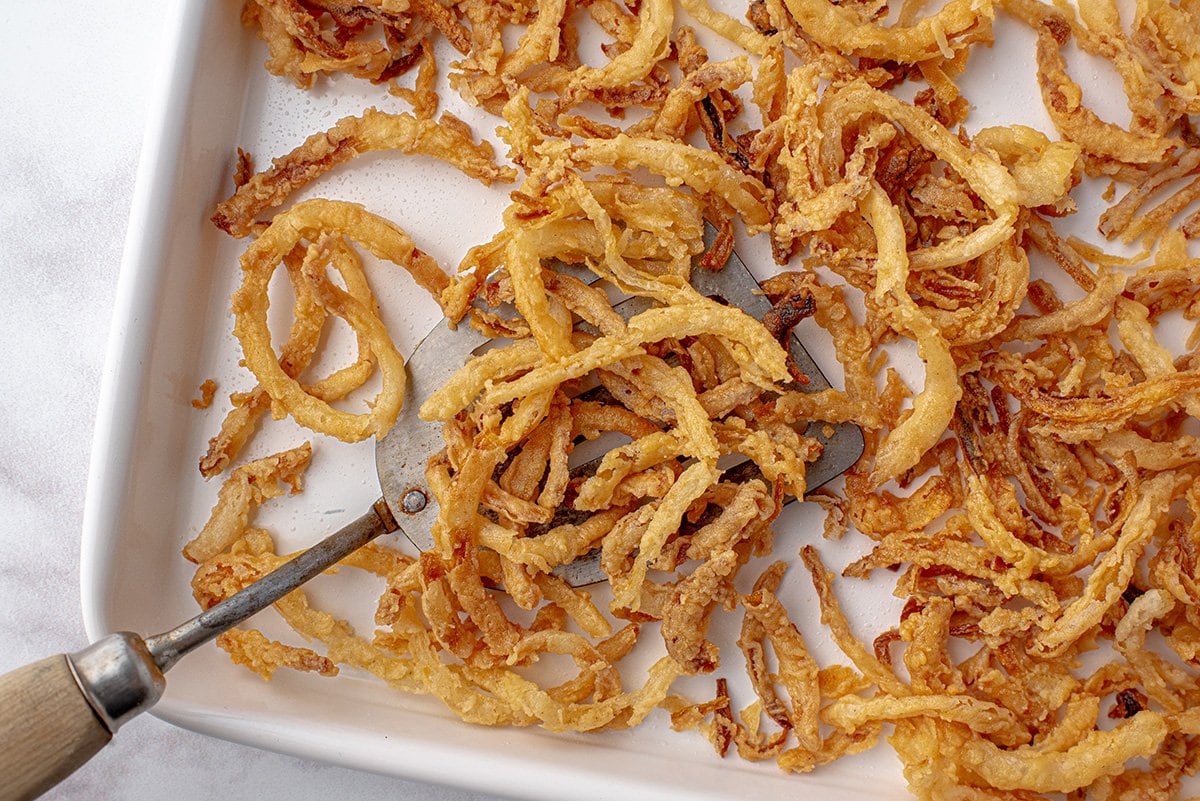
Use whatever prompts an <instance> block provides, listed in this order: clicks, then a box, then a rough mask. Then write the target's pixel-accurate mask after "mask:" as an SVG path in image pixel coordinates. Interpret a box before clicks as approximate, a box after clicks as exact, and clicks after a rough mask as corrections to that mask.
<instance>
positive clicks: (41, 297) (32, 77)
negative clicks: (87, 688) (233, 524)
mask: <svg viewBox="0 0 1200 801" xmlns="http://www.w3.org/2000/svg"><path fill="white" fill-rule="evenodd" d="M167 5H168V4H167V3H163V2H161V0H123V1H122V2H118V1H117V0H96V1H95V2H91V3H88V4H87V5H86V10H85V6H84V5H83V4H82V3H78V2H75V3H71V2H61V1H55V2H51V1H50V0H44V1H43V2H37V3H15V2H7V3H3V4H2V5H0V109H3V110H4V113H3V114H2V115H0V141H3V143H4V146H3V148H2V149H0V252H3V253H4V256H5V261H6V274H7V276H8V279H7V281H6V284H5V288H4V291H3V293H2V296H3V299H2V300H0V310H2V312H0V341H3V343H4V347H3V348H2V349H0V432H2V434H0V436H2V437H3V448H2V449H0V510H2V513H0V609H2V610H3V613H0V673H5V672H7V671H9V670H11V669H13V668H16V667H19V666H21V665H23V664H26V663H28V662H31V661H34V660H36V659H40V658H42V657H45V656H49V655H50V654H54V653H59V652H62V651H70V650H75V649H78V648H80V647H82V646H83V645H84V644H85V635H84V631H83V623H82V619H81V615H80V604H79V536H80V522H81V518H82V514H83V496H84V490H85V487H86V483H87V465H88V459H89V455H90V451H91V445H92V428H93V424H94V419H95V413H96V401H97V392H98V390H99V384H100V370H101V363H102V360H103V356H104V348H105V341H106V338H107V336H108V329H109V321H110V317H111V315H112V307H113V297H114V289H115V286H116V279H117V272H118V269H119V265H120V260H121V250H122V245H123V242H124V239H125V228H126V223H127V220H128V215H129V204H130V198H131V195H132V192H133V184H134V174H135V172H136V168H137V161H138V153H139V150H140V148H141V143H142V131H143V127H144V125H145V122H146V119H145V104H146V100H147V97H146V95H147V91H148V89H149V87H150V86H151V85H152V84H153V81H149V80H147V79H146V76H147V74H148V73H149V72H150V71H151V70H154V69H156V68H157V65H158V58H159V54H158V52H157V48H156V47H155V44H154V43H155V41H156V39H157V36H158V34H159V32H160V31H161V29H162V25H163V20H164V18H165V17H166V15H167ZM230 5H231V7H232V6H233V5H234V4H233V3H230ZM0 714H3V712H2V711H0ZM47 797H48V798H55V799H87V801H98V800H102V799H127V800H128V801H136V800H137V799H160V798H163V797H168V798H172V799H179V800H180V801H184V800H185V799H211V798H235V799H241V798H265V799H273V798H279V799H282V798H287V799H289V801H307V800H308V799H313V801H316V799H329V798H338V799H366V798H388V799H394V800H395V801H403V800H404V799H422V800H425V799H428V800H429V801H450V799H458V800H465V799H483V798H486V797H485V796H481V795H478V794H475V793H464V792H459V791H456V790H449V789H445V788H439V787H431V786H429V785H424V784H416V783H413V782H405V781H400V780H396V779H390V778H384V777H380V776H373V775H370V774H366V773H359V772H355V771H351V770H346V769H343V768H334V767H329V766H326V765H319V764H316V763H312V762H305V761H303V760H299V759H294V758H291V757H285V756H280V755H277V754H273V753H269V752H265V751H257V750H254V749H252V748H247V747H244V746H240V745H234V744H231V743H226V742H222V741H220V740H214V739H211V738H208V737H203V736H200V735H198V734H193V733H191V732H188V731H183V730H181V729H177V728H175V727H173V726H170V725H168V724H166V723H163V722H161V721H159V720H157V719H155V718H153V717H150V716H143V717H142V718H140V719H138V720H135V721H133V722H132V723H130V724H128V725H127V726H126V727H125V728H123V729H122V730H121V732H120V733H119V734H118V736H117V737H116V738H115V739H114V741H113V743H112V744H111V745H109V746H108V747H107V748H105V749H104V750H103V751H102V752H101V753H100V754H99V755H98V756H97V757H96V758H95V759H93V760H92V762H90V763H89V764H88V765H86V766H84V768H83V769H82V770H80V771H79V772H78V773H76V774H75V775H74V776H72V777H71V778H69V779H68V780H67V781H65V782H64V783H63V784H61V785H60V786H59V787H58V788H56V789H55V790H54V791H52V792H51V793H50V794H49V795H48V796H47Z"/></svg>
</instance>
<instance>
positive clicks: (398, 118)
mask: <svg viewBox="0 0 1200 801" xmlns="http://www.w3.org/2000/svg"><path fill="white" fill-rule="evenodd" d="M449 120H453V118H444V119H443V120H442V121H441V122H434V121H433V120H429V119H417V118H416V117H414V116H412V115H411V114H386V113H384V112H382V111H378V110H376V109H374V108H369V109H367V110H366V111H364V112H363V113H362V115H361V116H359V117H345V118H344V119H341V120H339V121H338V123H337V124H336V125H334V126H333V127H332V128H330V129H329V130H328V131H323V132H321V133H315V134H313V135H312V136H310V137H308V139H306V140H304V143H303V144H302V145H300V146H299V147H297V148H296V149H295V150H293V151H292V152H291V153H288V154H287V155H286V156H283V157H281V158H278V159H275V161H274V162H273V163H272V165H271V169H269V170H267V171H265V172H261V173H259V174H257V175H255V176H254V177H253V178H251V179H250V180H249V181H247V182H246V183H244V184H242V185H241V186H239V187H238V189H237V191H236V192H235V193H234V194H233V196H232V197H230V198H228V199H227V200H224V201H222V202H220V203H218V204H217V209H216V211H215V212H214V213H213V216H212V221H213V222H214V223H215V224H216V226H217V227H218V228H220V229H222V230H223V231H225V232H227V233H229V234H232V235H233V236H236V237H243V236H245V235H246V234H248V233H250V230H251V228H252V226H253V225H254V218H255V217H256V216H257V215H258V214H260V213H261V212H263V211H264V210H266V209H269V208H272V207H274V206H278V205H279V204H280V203H282V202H283V201H284V200H285V199H286V198H287V197H288V196H289V195H291V194H292V193H293V192H295V191H297V190H298V189H300V188H301V187H303V186H305V185H306V184H308V183H311V182H312V181H314V180H316V178H317V177H318V176H320V175H322V174H324V173H326V172H328V171H329V170H331V169H333V168H334V167H335V166H337V165H338V164H341V163H343V162H346V161H349V160H350V159H352V158H354V157H355V156H358V155H361V154H362V153H369V152H371V151H373V150H398V151H400V152H401V153H410V154H411V153H421V154H424V155H427V156H434V157H436V158H440V159H442V160H444V161H446V162H448V163H449V164H452V165H454V166H455V167H457V168H458V169H460V170H462V171H463V173H465V174H466V175H469V176H471V177H472V178H477V179H478V180H480V181H482V182H483V183H484V184H486V185H489V186H490V185H491V184H492V182H493V181H511V180H513V179H514V178H515V177H516V173H515V172H514V171H513V169H512V168H511V167H498V166H496V163H495V161H494V160H493V154H492V146H491V145H490V144H488V143H487V142H482V143H479V144H476V143H475V142H473V141H472V140H471V137H470V131H468V130H466V126H465V125H463V124H462V123H461V122H458V121H457V120H453V122H449Z"/></svg>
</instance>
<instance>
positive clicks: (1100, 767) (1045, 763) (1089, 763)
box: [957, 710, 1167, 793]
mask: <svg viewBox="0 0 1200 801" xmlns="http://www.w3.org/2000/svg"><path fill="white" fill-rule="evenodd" d="M1166 737H1167V724H1166V721H1165V720H1164V719H1163V717H1162V715H1159V714H1158V713H1157V712H1151V711H1149V710H1143V711H1141V712H1138V713H1137V714H1136V715H1134V716H1133V717H1132V718H1130V719H1129V720H1127V721H1126V722H1125V723H1122V724H1121V725H1119V726H1117V727H1116V728H1115V729H1112V730H1111V731H1093V732H1091V733H1089V734H1088V736H1087V737H1085V738H1084V739H1083V740H1082V741H1080V742H1078V743H1076V744H1075V745H1073V746H1071V747H1070V748H1068V749H1066V751H1049V752H1047V751H1040V750H1038V749H1037V748H1036V747H1032V746H1025V747H1023V748H1017V749H1015V750H1012V751H1005V750H1003V749H1001V748H999V747H997V746H995V745H993V744H992V743H990V742H988V741H987V740H984V739H981V738H978V737H975V738H972V739H970V740H968V741H967V742H966V743H965V744H964V745H963V747H962V749H961V750H959V751H958V754H957V757H958V758H959V759H960V760H962V761H963V762H964V763H965V764H966V766H967V767H969V768H970V769H971V770H972V771H973V772H975V773H977V774H978V775H979V777H980V778H981V779H983V780H984V781H985V782H987V783H988V784H990V785H991V786H992V787H995V788H997V789H1000V790H1031V791H1033V792H1035V793H1069V792H1071V791H1072V790H1077V789H1079V788H1080V787H1087V786H1088V785H1090V784H1092V782H1094V781H1096V780H1097V779H1099V778H1100V777H1101V776H1113V775H1116V774H1118V773H1121V772H1122V771H1123V770H1124V769H1125V763H1126V762H1128V761H1129V760H1131V759H1134V758H1137V757H1148V756H1150V755H1152V754H1154V753H1155V752H1156V751H1157V750H1158V748H1159V746H1161V745H1162V742H1163V740H1165V739H1166Z"/></svg>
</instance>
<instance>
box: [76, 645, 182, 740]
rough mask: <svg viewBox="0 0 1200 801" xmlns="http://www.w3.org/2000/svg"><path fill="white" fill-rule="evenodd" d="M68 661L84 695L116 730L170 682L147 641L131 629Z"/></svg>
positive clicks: (103, 718) (154, 700) (111, 730)
mask: <svg viewBox="0 0 1200 801" xmlns="http://www.w3.org/2000/svg"><path fill="white" fill-rule="evenodd" d="M67 662H68V663H69V664H70V665H71V670H72V671H73V672H74V673H75V680H76V681H77V682H78V683H79V688H80V689H81V690H82V691H83V695H84V697H85V698H87V701H88V703H89V704H91V705H92V709H94V710H95V711H96V715H97V716H99V718H100V720H102V721H103V722H104V725H105V726H107V727H108V730H109V731H110V732H113V733H114V734H115V733H116V731H117V729H119V728H120V727H121V725H122V724H123V723H125V721H127V720H129V719H130V718H132V717H135V716H137V715H139V714H141V713H142V712H145V711H146V710H147V709H149V708H150V707H152V706H154V704H155V702H156V701H158V699H159V698H160V697H162V694H163V690H164V689H165V688H166V686H167V682H166V679H164V678H163V674H162V671H161V670H159V669H158V665H156V664H155V662H154V657H153V656H151V655H150V651H149V650H148V649H147V648H146V643H145V641H144V640H143V639H142V638H141V637H139V636H138V635H136V634H133V633H131V632H128V631H122V632H118V633H116V634H110V635H108V636H107V637H105V638H104V639H101V640H97V641H96V642H94V643H92V644H91V645H89V646H88V647H87V648H84V649H83V650H82V651H76V652H75V653H73V654H70V655H68V657H67Z"/></svg>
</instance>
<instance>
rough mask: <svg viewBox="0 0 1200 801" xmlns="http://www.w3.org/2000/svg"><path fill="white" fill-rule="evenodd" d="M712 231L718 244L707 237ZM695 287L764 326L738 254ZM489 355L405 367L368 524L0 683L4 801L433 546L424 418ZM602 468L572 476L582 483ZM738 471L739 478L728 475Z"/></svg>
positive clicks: (438, 358)
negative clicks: (309, 586)
mask: <svg viewBox="0 0 1200 801" xmlns="http://www.w3.org/2000/svg"><path fill="white" fill-rule="evenodd" d="M711 233H712V232H711V231H710V236H711ZM693 284H694V285H695V287H696V288H697V289H698V290H699V291H700V292H702V293H704V294H705V295H707V296H710V297H716V298H720V299H722V300H724V301H725V302H727V303H729V304H731V305H734V306H738V307H740V308H742V309H744V310H745V311H746V312H747V313H749V314H751V315H753V316H755V317H760V318H761V317H762V316H763V314H765V313H766V312H767V310H768V309H769V308H770V305H769V304H768V303H767V301H766V299H765V298H763V297H762V295H761V294H760V293H759V292H758V284H757V282H755V280H754V277H753V276H751V275H750V273H749V272H748V271H747V270H746V267H745V265H744V264H743V263H742V261H741V259H739V258H738V257H737V255H736V254H735V255H734V256H733V257H732V258H731V259H730V262H729V264H728V265H727V266H726V268H725V269H724V270H723V271H721V272H719V273H713V272H709V271H707V270H697V271H696V272H695V273H694V277H693ZM645 308H646V304H645V301H643V300H641V299H630V300H629V301H626V302H625V303H623V304H621V305H619V306H617V309H618V310H619V311H620V312H621V313H622V314H624V315H625V316H626V317H627V318H628V317H631V316H632V315H634V314H636V313H638V312H639V311H642V310H643V309H645ZM484 344H485V340H484V338H483V337H482V336H481V335H480V334H478V333H476V332H475V331H474V330H472V329H470V328H469V327H468V326H460V327H459V329H458V330H457V331H452V330H450V328H449V327H448V326H447V325H446V324H445V322H444V321H443V323H441V324H440V325H439V326H438V327H437V328H435V329H434V330H433V331H432V332H431V333H430V334H429V335H428V336H427V337H426V338H425V339H424V341H423V342H422V343H421V345H420V346H419V347H418V348H417V350H416V352H415V353H414V354H413V357H412V359H411V360H410V362H409V365H408V366H409V371H410V379H411V380H410V381H409V390H408V397H407V398H406V399H405V403H404V409H403V411H402V412H401V416H400V419H399V420H397V422H396V425H395V426H393V428H392V430H391V433H389V434H388V435H387V436H386V437H385V438H384V439H382V440H380V441H379V442H378V444H377V445H376V448H375V456H376V468H377V470H378V473H379V483H380V486H381V487H382V489H383V497H382V498H380V499H379V500H378V501H376V502H375V503H374V504H372V506H371V508H370V510H368V511H367V513H366V514H364V515H363V516H362V517H360V518H358V519H357V520H355V521H354V522H352V523H350V524H349V525H348V526H346V527H345V528H343V529H341V530H340V531H338V532H337V533H336V534H333V535H331V536H329V537H327V538H326V539H324V540H322V541H321V542H320V543H318V544H317V545H315V546H313V547H312V548H310V549H308V550H307V551H304V552H303V553H301V554H300V555H298V556H296V557H295V558H294V559H292V560H291V561H289V562H288V563H286V564H284V565H282V566H281V567H279V568H278V569H277V570H275V571H273V572H271V573H269V574H268V575H266V576H264V577H263V578H262V579H260V580H259V581H257V582H255V583H254V584H251V585H250V586H248V587H246V588H245V589H243V590H242V591H241V592H239V593H237V594H236V595H234V596H232V597H231V598H229V599H228V600H226V601H223V602H222V603H220V604H217V605H216V606H214V607H213V608H212V609H209V610H207V611H205V612H203V613H201V614H199V615H197V616H196V617H194V618H192V619H191V620H189V621H187V622H186V623H184V624H182V625H180V626H178V627H176V628H174V629H171V630H170V631H168V632H165V633H163V634H158V635H155V636H153V637H149V638H146V639H143V638H142V637H140V636H139V635H137V634H133V633H130V632H122V633H118V634H112V635H109V636H108V637H105V638H103V639H101V640H98V641H97V642H95V643H93V644H92V645H90V646H88V647H87V648H84V649H83V650H82V651H78V652H76V653H73V654H59V655H57V656H52V657H49V658H47V659H44V660H42V661H40V662H35V663H33V664H31V665H26V666H25V667H23V668H18V669H17V670H15V671H13V672H11V673H8V674H6V675H4V676H0V710H3V711H2V712H0V801H24V799H31V798H36V797H37V796H39V795H41V794H42V793H44V792H45V791H46V790H48V789H50V788H51V787H53V786H54V785H55V784H57V783H58V782H60V781H62V780H63V779H64V778H66V777H67V776H68V775H70V774H71V773H73V772H74V771H75V770H76V769H77V768H79V767H80V766H81V765H83V763H85V762H86V761H87V760H89V759H90V758H91V757H92V756H94V755H95V754H96V752H98V751H99V750H100V749H101V748H102V747H104V745H106V744H107V743H108V741H109V740H110V739H111V738H112V735H113V734H114V733H115V732H116V731H117V729H118V728H119V727H120V726H121V725H122V724H124V723H125V722H126V721H128V720H129V719H131V718H133V717H135V716H136V715H138V714H140V713H142V712H144V711H146V710H147V709H149V708H150V707H151V706H153V705H154V704H155V703H156V702H157V701H158V699H159V698H160V697H161V696H162V693H163V690H164V689H165V687H166V682H165V680H164V678H163V674H164V673H165V672H166V671H167V670H169V669H170V668H171V666H172V665H174V664H175V663H176V662H177V661H178V660H179V659H180V658H181V657H182V656H183V655H185V654H187V653H189V652H190V651H192V650H194V649H195V648H197V647H199V646H200V645H202V644H204V643H206V642H208V641H209V640H211V639H213V638H215V637H216V636H217V635H219V634H221V633H222V632H224V631H227V630H229V629H231V628H233V627H234V626H236V625H238V624H239V623H242V622H243V621H245V620H246V619H247V618H249V617H250V616H251V615H253V614H255V613H256V612H258V611H260V610H262V609H264V608H266V607H267V606H269V605H271V604H272V603H274V602H275V601H277V600H279V599H280V598H282V597H283V596H284V595H286V594H287V593H289V592H291V591H292V590H294V589H296V588H297V587H299V586H300V585H302V584H304V583H305V582H307V581H308V580H309V579H311V578H313V577H314V576H316V575H318V574H320V573H321V572H323V571H324V570H326V569H327V568H329V567H330V566H332V565H334V564H336V563H337V562H339V561H341V560H342V559H344V558H345V557H346V556H347V555H349V554H350V553H353V552H354V551H356V550H357V549H359V548H361V547H362V546H363V545H365V544H366V543H368V542H370V541H371V540H373V539H375V538H377V537H379V536H380V535H382V534H386V533H390V532H394V531H397V530H401V531H403V533H404V535H405V536H406V537H407V538H408V539H409V541H410V542H412V544H413V545H414V546H416V547H417V548H419V549H422V550H423V549H426V548H428V547H429V546H430V545H431V544H432V538H431V536H430V527H431V525H432V523H433V521H434V520H435V519H436V518H437V504H436V501H434V500H433V496H432V494H431V493H430V492H428V490H427V488H426V487H425V464H426V463H427V462H428V460H429V457H430V456H432V455H433V454H434V453H436V452H437V451H439V450H441V448H442V438H441V430H440V426H438V425H436V424H431V423H426V422H425V421H423V420H421V419H420V418H419V417H418V416H417V410H418V409H419V408H420V405H421V403H422V402H423V401H424V400H425V399H426V398H427V397H428V396H429V395H430V394H431V393H432V392H433V391H434V390H436V389H437V388H438V387H440V386H442V385H443V384H444V383H445V381H446V379H447V378H448V377H449V376H450V375H451V374H452V373H453V372H454V371H455V370H457V369H458V368H459V367H461V366H462V365H463V364H464V363H466V360H467V359H468V358H469V357H470V355H471V354H472V353H473V352H474V351H475V350H478V349H479V348H480V347H481V346H483V345H484ZM791 353H792V357H793V359H794V360H795V363H796V366H797V367H798V368H799V369H800V371H801V372H803V373H804V374H805V375H807V376H808V377H809V383H808V384H807V385H805V386H804V387H803V388H804V389H807V390H809V391H818V390H822V389H826V388H828V387H829V382H828V381H827V380H826V379H825V376H824V375H822V374H821V371H820V370H819V369H818V368H817V366H816V364H815V363H814V362H813V361H812V359H811V358H810V357H809V355H808V351H806V350H805V349H804V346H803V345H802V344H800V341H799V340H798V339H796V338H794V337H793V339H792V341H791ZM807 434H808V435H809V436H812V437H815V438H817V439H819V440H820V441H821V442H822V443H823V444H824V446H825V448H824V451H823V453H822V454H821V456H820V458H819V459H817V460H816V461H815V462H814V463H812V464H811V465H810V466H809V469H808V473H807V478H808V486H809V488H810V489H811V488H816V487H819V486H820V485H822V484H824V483H825V482H827V481H829V480H830V479H831V478H833V477H834V476H836V475H838V474H840V473H842V472H843V471H845V470H846V469H847V468H849V467H850V466H851V465H852V464H853V463H854V462H855V461H857V459H858V457H859V456H860V455H861V454H862V449H863V438H862V432H861V431H859V429H858V428H857V427H856V426H854V425H851V424H841V425H834V426H829V425H827V424H824V423H820V424H813V425H811V426H810V427H809V430H808V432H807ZM594 464H595V463H589V464H585V465H581V466H579V467H577V468H575V469H574V471H573V472H576V471H577V472H579V473H585V472H586V471H587V470H588V469H589V467H591V468H592V469H594ZM730 469H731V470H736V469H738V468H737V467H732V468H730ZM563 576H564V578H566V579H567V580H568V581H569V582H570V583H571V584H572V585H575V586H579V585H583V584H590V583H592V582H595V581H599V580H602V579H603V578H604V576H603V574H602V573H601V571H600V569H599V565H598V560H597V559H596V558H590V559H587V558H585V559H580V560H576V562H575V563H573V564H572V565H569V566H567V567H566V568H564V570H563Z"/></svg>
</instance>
